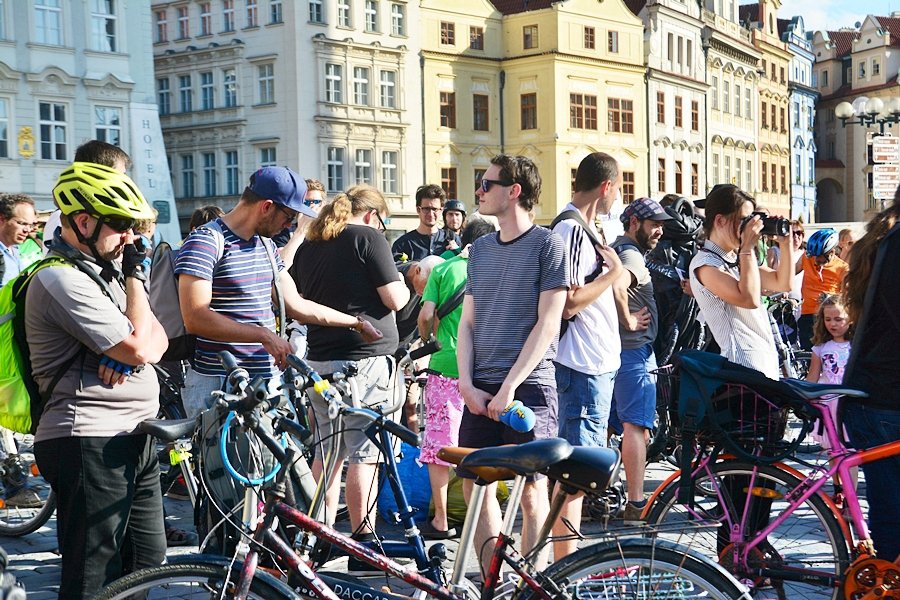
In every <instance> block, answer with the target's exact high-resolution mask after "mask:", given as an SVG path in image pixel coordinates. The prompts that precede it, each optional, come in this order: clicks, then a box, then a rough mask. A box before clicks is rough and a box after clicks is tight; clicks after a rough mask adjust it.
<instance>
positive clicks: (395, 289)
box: [375, 278, 409, 311]
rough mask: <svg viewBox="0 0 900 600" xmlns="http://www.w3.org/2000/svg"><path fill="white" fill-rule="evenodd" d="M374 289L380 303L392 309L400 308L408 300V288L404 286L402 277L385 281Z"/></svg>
mask: <svg viewBox="0 0 900 600" xmlns="http://www.w3.org/2000/svg"><path fill="white" fill-rule="evenodd" d="M375 290H376V291H377V292H378V297H379V298H381V303H382V304H384V306H385V307H386V308H389V309H391V310H393V311H397V310H400V309H401V308H403V307H404V306H406V303H407V302H409V288H408V287H406V283H404V282H403V279H402V278H401V279H398V280H397V281H392V282H390V283H386V284H384V285H382V286H380V287H377V288H375Z"/></svg>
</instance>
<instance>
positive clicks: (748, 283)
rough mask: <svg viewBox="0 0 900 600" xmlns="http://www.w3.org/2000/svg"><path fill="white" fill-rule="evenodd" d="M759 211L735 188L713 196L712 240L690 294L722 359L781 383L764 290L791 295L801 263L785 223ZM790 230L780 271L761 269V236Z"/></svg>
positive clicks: (693, 271)
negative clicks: (796, 268) (758, 252)
mask: <svg viewBox="0 0 900 600" xmlns="http://www.w3.org/2000/svg"><path fill="white" fill-rule="evenodd" d="M755 209H756V201H755V200H754V199H753V198H752V197H751V196H750V195H748V194H747V193H746V192H743V191H741V190H740V189H738V188H737V187H736V186H733V185H721V186H716V188H715V189H713V191H712V192H710V194H709V196H707V198H706V216H705V221H704V224H703V227H704V229H705V230H706V238H707V239H706V242H704V244H703V247H702V248H701V249H700V252H698V253H697V255H696V256H695V257H694V259H693V260H692V261H691V266H690V281H691V289H692V290H693V293H694V297H695V298H696V300H697V303H698V304H699V305H700V310H701V311H702V312H703V316H704V318H705V319H706V322H707V323H708V324H709V328H710V330H711V331H712V334H713V337H714V338H715V340H716V343H717V344H718V345H719V347H720V348H721V349H722V356H724V357H725V358H727V359H728V360H730V361H732V362H734V363H737V364H740V365H744V366H745V367H750V368H752V369H756V370H757V371H760V372H762V373H763V374H764V375H766V376H767V377H771V378H772V379H778V376H779V366H778V351H777V350H776V349H775V340H774V339H773V337H772V329H771V327H770V326H769V317H768V315H767V314H766V309H765V307H764V306H763V305H762V290H763V289H765V290H768V291H772V292H787V291H790V289H791V278H792V276H793V267H794V265H795V264H796V259H795V257H794V250H793V247H792V246H791V238H790V227H789V226H788V227H785V220H784V219H779V218H773V217H764V216H763V215H762V213H754V210H755ZM764 225H768V226H769V227H770V228H771V229H772V230H771V231H769V230H768V228H766V229H764ZM785 229H786V230H787V235H778V236H776V238H777V240H778V246H779V248H780V249H781V257H782V260H781V262H780V264H779V266H778V270H773V269H770V268H769V267H767V266H765V265H763V266H760V265H759V263H758V262H757V260H756V253H755V249H756V245H757V242H758V241H759V238H760V236H761V235H763V234H768V235H772V234H776V233H782V232H783V230H785Z"/></svg>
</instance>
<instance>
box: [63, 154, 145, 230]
mask: <svg viewBox="0 0 900 600" xmlns="http://www.w3.org/2000/svg"><path fill="white" fill-rule="evenodd" d="M53 198H54V199H55V200H56V205H57V206H58V207H59V210H60V211H62V213H63V214H64V215H71V214H74V213H78V212H86V213H88V214H90V215H92V216H94V217H97V218H100V219H102V218H103V217H122V218H126V219H153V218H154V214H153V209H152V208H150V205H149V204H148V203H147V201H146V200H145V199H144V196H143V194H141V190H139V189H138V187H137V185H136V184H135V183H134V182H133V181H132V180H131V178H130V177H129V176H128V175H125V174H124V173H120V172H119V171H117V170H115V169H111V168H110V167H107V166H104V165H99V164H95V163H89V162H75V163H72V166H70V167H69V168H68V169H66V170H65V171H63V172H62V173H60V175H59V179H58V180H57V181H56V186H54V188H53Z"/></svg>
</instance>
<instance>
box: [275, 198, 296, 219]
mask: <svg viewBox="0 0 900 600" xmlns="http://www.w3.org/2000/svg"><path fill="white" fill-rule="evenodd" d="M272 205H273V206H274V207H275V208H277V209H278V211H279V212H280V213H281V214H283V215H284V216H286V217H287V218H288V219H290V220H292V221H293V220H294V219H296V218H297V211H296V210H294V209H292V208H288V207H287V206H282V205H281V204H278V203H277V202H273V203H272Z"/></svg>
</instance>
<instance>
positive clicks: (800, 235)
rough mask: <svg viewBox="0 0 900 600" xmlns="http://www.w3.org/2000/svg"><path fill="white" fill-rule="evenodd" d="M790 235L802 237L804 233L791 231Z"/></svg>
mask: <svg viewBox="0 0 900 600" xmlns="http://www.w3.org/2000/svg"><path fill="white" fill-rule="evenodd" d="M791 235H793V236H794V237H798V238H802V237H803V235H804V234H803V232H802V231H792V232H791Z"/></svg>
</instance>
